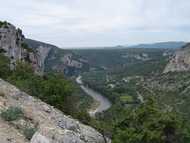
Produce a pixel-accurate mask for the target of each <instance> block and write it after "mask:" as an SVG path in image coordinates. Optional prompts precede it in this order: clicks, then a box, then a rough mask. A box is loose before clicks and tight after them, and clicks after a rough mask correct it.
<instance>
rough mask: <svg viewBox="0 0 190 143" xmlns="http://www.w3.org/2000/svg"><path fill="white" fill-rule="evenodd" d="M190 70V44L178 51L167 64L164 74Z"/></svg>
mask: <svg viewBox="0 0 190 143" xmlns="http://www.w3.org/2000/svg"><path fill="white" fill-rule="evenodd" d="M189 70H190V44H186V45H185V46H183V47H182V48H181V49H179V50H177V51H176V52H175V54H174V55H173V56H172V57H171V59H170V62H169V63H168V64H167V66H166V68H165V70H164V73H168V72H180V71H189Z"/></svg>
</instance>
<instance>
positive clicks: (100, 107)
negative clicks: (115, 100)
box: [76, 76, 111, 117]
mask: <svg viewBox="0 0 190 143" xmlns="http://www.w3.org/2000/svg"><path fill="white" fill-rule="evenodd" d="M76 82H77V83H78V84H79V85H80V87H81V89H82V90H83V91H84V92H85V93H86V94H87V95H89V96H91V97H92V98H93V99H94V100H95V101H96V102H97V103H98V104H97V106H96V107H95V108H94V107H93V108H91V109H90V110H89V114H90V116H92V117H94V116H95V114H96V113H101V112H103V111H105V110H107V109H109V108H110V107H111V102H110V101H109V100H108V99H107V98H106V97H105V96H103V95H102V94H100V93H98V92H96V91H95V90H93V89H91V88H89V87H87V86H85V85H84V84H83V82H82V77H81V76H78V77H77V78H76Z"/></svg>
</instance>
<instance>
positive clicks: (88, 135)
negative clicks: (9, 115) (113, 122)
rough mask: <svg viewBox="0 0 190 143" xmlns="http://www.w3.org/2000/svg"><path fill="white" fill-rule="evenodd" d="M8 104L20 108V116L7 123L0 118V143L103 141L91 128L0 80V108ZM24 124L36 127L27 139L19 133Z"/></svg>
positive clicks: (82, 142)
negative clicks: (21, 112)
mask: <svg viewBox="0 0 190 143" xmlns="http://www.w3.org/2000/svg"><path fill="white" fill-rule="evenodd" d="M9 107H19V108H21V109H22V111H23V114H24V117H23V118H20V119H19V120H16V121H11V122H8V121H5V120H3V119H2V117H0V139H1V141H0V142H2V143H29V142H30V143H105V140H104V137H103V136H102V135H101V134H100V133H99V132H97V131H96V130H95V129H93V128H91V127H89V126H86V125H83V124H81V123H80V122H79V121H77V120H75V119H72V118H71V117H69V116H66V115H64V114H63V113H62V112H61V111H59V110H57V109H55V108H54V107H52V106H50V105H48V104H46V103H44V102H42V101H41V100H39V99H36V98H34V97H31V96H29V95H28V94H26V93H24V92H22V91H20V90H19V89H17V88H16V87H15V86H13V85H11V84H9V83H7V82H5V81H3V80H1V79H0V111H4V110H6V109H8V108H9ZM26 126H30V127H35V128H36V131H35V133H34V135H33V136H32V138H31V139H30V140H29V139H27V138H26V137H25V136H24V134H23V132H22V128H24V127H26Z"/></svg>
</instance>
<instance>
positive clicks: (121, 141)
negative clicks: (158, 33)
mask: <svg viewBox="0 0 190 143" xmlns="http://www.w3.org/2000/svg"><path fill="white" fill-rule="evenodd" d="M0 35H1V36H2V37H3V38H2V39H0V78H1V79H0V99H1V100H0V109H2V110H1V112H0V126H2V127H3V128H9V127H10V129H11V133H10V135H11V136H12V137H13V138H14V139H15V140H22V143H24V142H31V143H39V142H44V140H45V141H46V142H45V143H47V142H48V143H49V142H50V143H54V142H55V141H58V142H64V143H70V142H76V143H108V142H110V141H111V142H113V143H141V142H142V143H153V142H156V143H162V142H164V143H188V142H189V141H190V136H189V135H190V126H189V120H188V119H189V117H190V104H189V102H190V97H189V93H190V88H189V87H190V74H189V69H190V62H189V61H190V59H189V57H190V56H189V51H190V50H189V49H190V45H189V44H185V43H181V42H179V43H178V42H172V43H170V42H167V43H164V44H163V43H157V44H156V45H157V46H158V47H155V48H144V45H143V47H142V48H140V47H136V48H135V47H107V49H105V48H102V49H98V48H97V49H71V50H65V49H61V48H59V47H57V46H54V45H51V44H47V43H43V42H39V41H36V40H31V39H26V38H25V37H24V35H23V34H22V31H21V30H20V29H16V28H15V27H14V26H13V25H12V24H10V23H7V22H4V23H2V25H1V27H0ZM159 44H161V47H162V46H164V45H167V46H166V47H165V48H164V47H162V48H160V46H159ZM170 44H171V45H170ZM184 44H185V45H184ZM154 45H155V44H153V45H152V44H151V46H154ZM173 45H175V46H174V48H168V47H172V46H173ZM140 46H142V45H140ZM148 47H149V46H148ZM33 109H34V111H33ZM45 121H46V122H45ZM22 122H24V124H22ZM42 122H43V124H42ZM84 124H85V125H84ZM86 125H88V126H86ZM89 126H91V127H89ZM92 127H93V128H92ZM4 130H6V129H3V130H0V136H1V135H2V132H4ZM15 133H18V134H19V135H20V136H21V137H20V138H19V137H16V136H15V135H14V134H15ZM3 140H10V139H9V138H8V136H5V138H3Z"/></svg>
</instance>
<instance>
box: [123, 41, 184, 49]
mask: <svg viewBox="0 0 190 143" xmlns="http://www.w3.org/2000/svg"><path fill="white" fill-rule="evenodd" d="M186 44H187V43H186V42H182V41H180V42H175V41H171V42H158V43H152V44H139V45H133V46H126V47H127V48H181V47H183V46H184V45H186Z"/></svg>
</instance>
